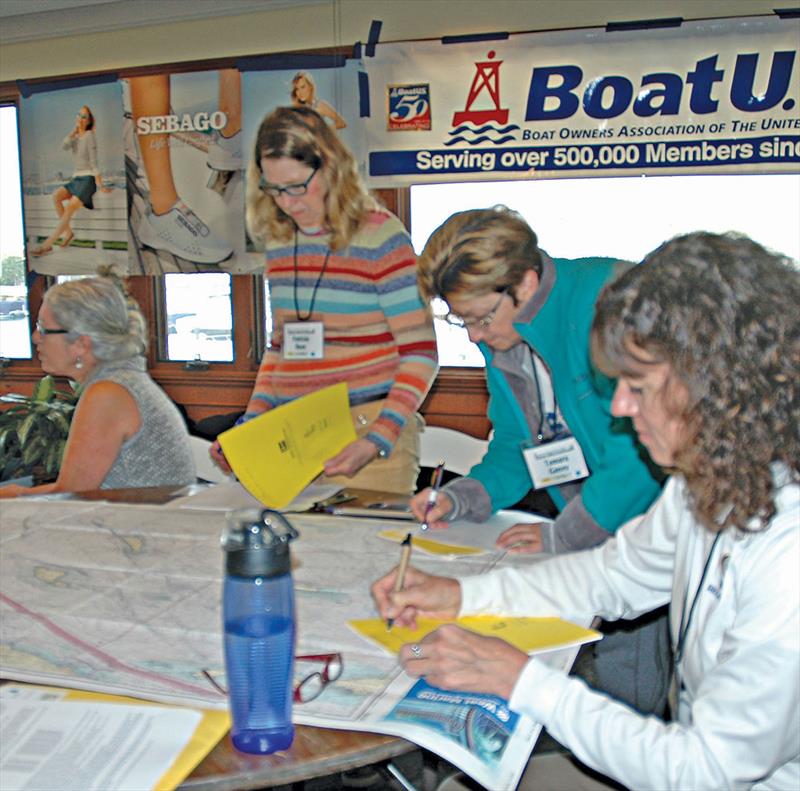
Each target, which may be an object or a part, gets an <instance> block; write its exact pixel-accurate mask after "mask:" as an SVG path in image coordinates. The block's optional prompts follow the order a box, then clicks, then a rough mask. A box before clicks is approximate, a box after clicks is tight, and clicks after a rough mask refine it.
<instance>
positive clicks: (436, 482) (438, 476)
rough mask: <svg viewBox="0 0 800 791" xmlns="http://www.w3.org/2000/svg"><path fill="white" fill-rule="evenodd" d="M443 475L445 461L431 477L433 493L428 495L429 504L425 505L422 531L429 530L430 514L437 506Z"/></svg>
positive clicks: (439, 464)
mask: <svg viewBox="0 0 800 791" xmlns="http://www.w3.org/2000/svg"><path fill="white" fill-rule="evenodd" d="M442 475H444V461H440V462H439V463H438V464H437V465H436V469H435V470H434V471H433V476H432V477H431V491H430V494H428V502H427V503H425V515H424V517H423V519H422V527H420V530H427V529H428V514H430V512H431V509H432V508H433V506H434V505H436V498H437V497H438V496H439V489H440V488H441V486H442Z"/></svg>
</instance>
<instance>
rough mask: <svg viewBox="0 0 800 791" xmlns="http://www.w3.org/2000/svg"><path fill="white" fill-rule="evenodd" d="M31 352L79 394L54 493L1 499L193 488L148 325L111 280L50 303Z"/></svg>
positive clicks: (75, 284) (61, 293)
mask: <svg viewBox="0 0 800 791" xmlns="http://www.w3.org/2000/svg"><path fill="white" fill-rule="evenodd" d="M33 342H34V343H35V344H36V350H37V353H38V355H39V360H40V362H41V365H42V368H43V370H44V371H45V372H46V373H49V374H53V375H55V376H65V377H68V378H69V379H74V380H75V381H77V382H78V383H79V384H80V385H81V396H80V399H79V401H78V405H77V408H76V409H75V413H74V416H73V418H72V425H71V426H70V432H69V437H68V438H67V444H66V447H65V449H64V457H63V460H62V462H61V470H60V472H59V475H58V479H57V480H56V481H55V482H54V483H49V484H44V485H41V486H34V487H31V488H27V487H23V486H16V485H12V486H6V487H4V488H2V489H0V498H7V497H16V496H19V495H24V494H45V493H49V492H81V491H87V490H90V489H98V488H99V489H128V488H133V487H144V486H166V485H184V484H188V483H191V482H192V481H194V480H195V477H196V476H195V466H194V459H193V456H192V451H191V448H190V445H189V434H188V431H187V429H186V424H185V423H184V421H183V418H182V417H181V414H180V412H179V411H178V409H177V407H176V406H175V404H173V403H172V402H171V401H170V399H169V398H168V397H167V395H166V393H165V392H164V391H163V390H162V389H161V388H160V387H159V386H158V385H157V384H156V383H155V382H154V381H153V380H152V379H151V378H150V376H149V375H148V373H147V371H146V369H145V359H144V352H145V350H146V348H147V340H146V330H145V322H144V318H143V316H142V314H141V312H140V310H139V306H138V305H137V304H136V303H135V302H134V301H133V300H131V299H129V298H127V297H126V296H125V294H124V293H123V292H122V290H121V288H120V287H119V285H117V283H116V282H115V280H114V279H112V278H110V277H96V278H86V279H83V280H72V281H68V282H66V283H59V284H58V285H56V286H53V287H52V288H51V289H49V290H48V291H47V293H46V294H45V295H44V300H43V301H42V307H41V309H40V310H39V318H38V320H37V322H36V329H35V330H34V333H33Z"/></svg>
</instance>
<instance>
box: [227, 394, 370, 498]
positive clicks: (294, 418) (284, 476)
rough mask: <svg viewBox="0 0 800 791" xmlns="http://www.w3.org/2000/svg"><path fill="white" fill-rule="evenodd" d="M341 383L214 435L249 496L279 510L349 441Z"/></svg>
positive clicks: (349, 426)
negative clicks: (217, 436) (216, 435)
mask: <svg viewBox="0 0 800 791" xmlns="http://www.w3.org/2000/svg"><path fill="white" fill-rule="evenodd" d="M355 439H356V432H355V429H354V428H353V420H352V418H351V417H350V402H349V398H348V395H347V384H346V383H344V382H340V383H339V384H336V385H332V386H331V387H325V388H323V389H322V390H317V391H316V392H315V393H310V394H309V395H306V396H303V397H302V398H298V399H296V400H294V401H291V402H290V403H288V404H284V405H283V406H279V407H276V408H275V409H271V410H269V412H265V413H264V414H263V415H259V416H258V417H256V418H253V419H252V420H248V421H247V422H246V423H242V425H240V426H235V427H234V428H232V429H228V431H225V432H223V433H222V434H220V435H219V442H220V445H221V446H222V450H223V452H224V453H225V458H226V459H227V460H228V463H229V464H230V465H231V467H232V468H233V471H234V473H236V477H237V478H238V479H239V481H241V483H242V486H244V487H245V489H247V491H248V492H250V494H252V495H253V497H255V498H256V499H258V500H260V501H261V502H262V503H264V505H266V506H267V507H268V508H284V507H285V506H287V505H288V504H289V503H290V502H291V501H292V500H293V499H294V498H295V497H296V496H297V495H298V494H300V492H301V491H303V489H305V487H306V486H307V485H308V484H309V483H311V481H313V480H314V478H316V477H317V476H318V475H319V474H320V473H321V472H322V464H323V462H325V461H326V460H327V459H329V458H331V456H335V455H336V454H337V453H338V452H339V451H340V450H342V448H344V447H345V446H346V445H349V444H350V443H351V442H354V441H355Z"/></svg>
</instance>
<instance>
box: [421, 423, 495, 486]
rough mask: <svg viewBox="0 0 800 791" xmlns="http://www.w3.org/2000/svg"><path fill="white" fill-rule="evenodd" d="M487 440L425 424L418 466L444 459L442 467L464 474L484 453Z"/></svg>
mask: <svg viewBox="0 0 800 791" xmlns="http://www.w3.org/2000/svg"><path fill="white" fill-rule="evenodd" d="M488 445H489V442H488V440H485V439H478V438H477V437H473V436H470V435H469V434H464V433H463V432H461V431H455V430H454V429H452V428H442V427H441V426H425V430H424V431H423V432H422V437H421V440H420V460H419V463H420V466H421V467H435V466H436V465H437V464H438V463H439V462H440V461H444V468H445V469H446V470H450V471H451V472H455V473H458V474H459V475H466V474H467V473H468V472H469V471H470V470H471V469H472V467H474V466H475V465H476V464H477V463H478V462H479V461H480V460H481V459H482V458H483V456H484V454H485V453H486V449H487V447H488Z"/></svg>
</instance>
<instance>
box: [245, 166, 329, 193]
mask: <svg viewBox="0 0 800 791" xmlns="http://www.w3.org/2000/svg"><path fill="white" fill-rule="evenodd" d="M318 170H319V168H314V169H313V170H312V171H311V175H310V176H309V177H308V178H307V179H306V180H305V181H304V182H302V183H300V184H287V185H286V186H285V187H279V186H278V185H277V184H269V183H268V182H267V181H266V180H265V179H264V176H263V175H262V176H261V178H260V179H259V182H258V186H259V188H260V189H261V191H262V192H264V193H266V194H267V195H270V196H271V197H273V198H280V196H281V195H284V194H286V195H291V196H292V197H298V196H300V195H305V194H306V193H307V192H308V185H309V184H310V183H311V179H313V178H314V176H316V175H317V171H318Z"/></svg>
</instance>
